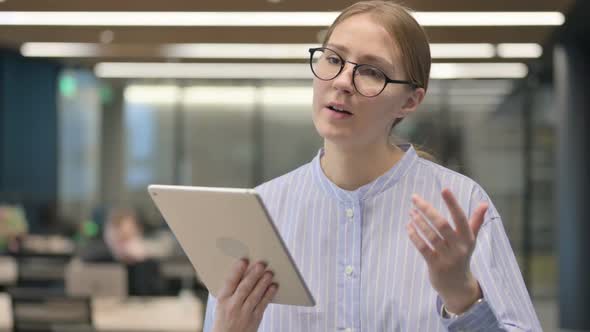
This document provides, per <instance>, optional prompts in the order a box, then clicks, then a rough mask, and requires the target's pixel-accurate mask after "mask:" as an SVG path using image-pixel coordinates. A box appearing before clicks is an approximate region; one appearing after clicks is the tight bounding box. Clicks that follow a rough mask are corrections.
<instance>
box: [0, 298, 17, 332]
mask: <svg viewBox="0 0 590 332" xmlns="http://www.w3.org/2000/svg"><path fill="white" fill-rule="evenodd" d="M12 316H13V315H12V301H11V300H10V296H9V295H8V294H6V293H0V332H8V331H12V329H13V326H14V322H13V321H12Z"/></svg>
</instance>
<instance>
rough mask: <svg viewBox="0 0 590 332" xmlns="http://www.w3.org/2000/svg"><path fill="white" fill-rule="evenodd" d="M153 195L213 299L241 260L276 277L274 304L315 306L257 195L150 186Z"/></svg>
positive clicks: (238, 190) (239, 191) (197, 188)
mask: <svg viewBox="0 0 590 332" xmlns="http://www.w3.org/2000/svg"><path fill="white" fill-rule="evenodd" d="M148 192H149V193H150V196H151V197H152V199H153V201H154V203H155V204H156V206H157V207H158V209H159V210H160V213H162V216H163V217H164V219H165V220H166V223H168V225H169V226H170V229H171V230H172V232H173V233H174V235H175V236H176V238H177V240H178V242H179V243H180V246H181V247H182V249H183V250H184V252H185V253H186V255H187V257H188V259H189V260H190V261H191V263H192V265H193V267H194V268H195V271H196V272H197V275H198V276H199V279H201V281H202V282H203V283H204V284H205V286H206V287H207V289H208V290H209V292H211V294H213V296H215V297H217V296H218V294H217V292H218V291H219V290H220V289H221V287H222V286H223V283H224V281H225V280H226V279H227V274H228V273H229V271H230V270H231V267H232V266H233V265H234V264H235V262H236V260H238V259H241V258H247V259H248V260H249V261H250V262H257V261H263V262H266V263H267V265H268V269H269V270H271V271H272V272H273V273H274V282H276V283H278V284H279V289H278V292H277V293H276V295H275V297H274V299H273V301H272V303H277V304H289V305H299V306H314V305H315V300H314V298H313V296H312V294H311V292H310V291H309V288H308V287H307V285H306V284H305V281H304V280H303V277H302V276H301V273H300V272H299V270H298V269H297V266H296V265H295V262H294V261H293V258H292V257H291V255H290V254H289V251H288V250H287V247H286V246H285V243H284V242H283V240H282V238H281V236H280V234H279V232H278V231H277V229H276V227H275V225H274V223H273V222H272V220H271V218H270V215H269V213H268V211H267V210H266V208H265V207H264V204H263V202H262V200H261V199H260V196H259V195H258V193H256V191H255V190H253V189H235V188H211V187H188V186H165V185H150V186H149V187H148Z"/></svg>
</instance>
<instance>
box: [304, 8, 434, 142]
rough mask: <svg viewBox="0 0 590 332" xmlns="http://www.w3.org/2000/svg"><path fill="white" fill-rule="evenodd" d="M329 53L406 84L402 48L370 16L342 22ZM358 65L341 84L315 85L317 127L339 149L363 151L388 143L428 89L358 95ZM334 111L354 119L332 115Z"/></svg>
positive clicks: (395, 87) (390, 87)
mask: <svg viewBox="0 0 590 332" xmlns="http://www.w3.org/2000/svg"><path fill="white" fill-rule="evenodd" d="M326 47H328V48H330V49H332V50H334V51H336V52H337V53H338V54H339V55H340V56H341V57H342V58H343V59H344V60H345V61H351V62H355V63H361V64H370V65H374V66H376V67H378V68H379V69H381V70H382V71H383V72H384V73H385V75H387V76H388V77H389V78H391V79H394V80H395V79H397V80H405V79H407V78H406V77H405V75H404V74H403V67H402V61H401V59H400V57H399V52H398V51H397V50H398V47H397V44H396V43H395V41H394V39H393V38H391V36H390V35H389V33H388V32H387V31H386V30H385V29H384V28H383V27H382V26H381V25H379V24H378V23H376V22H375V21H374V19H373V18H372V17H371V16H370V15H368V14H360V15H355V16H352V17H349V18H347V19H345V20H344V21H342V22H341V23H340V24H339V25H338V26H336V28H335V29H334V30H333V32H332V35H331V36H330V39H329V41H328V42H327V44H326ZM353 67H354V65H352V64H350V63H346V66H345V67H344V69H343V70H342V72H341V73H340V75H338V76H337V77H336V78H334V79H333V80H330V81H322V80H320V79H318V78H314V81H313V92H314V96H313V122H314V125H315V127H316V130H317V131H318V133H319V134H320V135H321V136H322V137H323V138H324V139H325V140H327V141H330V142H332V143H334V144H338V145H343V146H349V147H363V146H367V145H370V144H379V143H382V142H383V143H387V141H388V136H389V130H390V128H391V125H392V124H393V121H394V120H395V119H396V118H399V117H405V116H406V115H407V114H409V113H410V112H412V111H414V110H415V108H416V107H417V106H418V104H419V103H420V102H421V100H422V97H423V95H424V90H423V89H416V90H412V89H411V88H410V87H408V86H407V85H400V84H391V83H390V84H387V86H386V87H385V89H384V90H383V92H381V94H379V95H378V96H376V97H371V98H369V97H365V96H363V95H361V94H359V93H358V92H357V91H356V90H355V88H354V85H353V82H352V70H353ZM330 106H335V107H337V108H339V109H344V110H346V111H348V112H350V113H351V114H350V115H349V114H343V113H339V112H336V111H334V110H332V109H330Z"/></svg>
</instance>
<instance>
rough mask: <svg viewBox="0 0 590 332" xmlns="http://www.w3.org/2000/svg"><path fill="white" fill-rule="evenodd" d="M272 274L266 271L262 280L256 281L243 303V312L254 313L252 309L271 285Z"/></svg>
mask: <svg viewBox="0 0 590 332" xmlns="http://www.w3.org/2000/svg"><path fill="white" fill-rule="evenodd" d="M272 278H273V273H272V272H271V271H266V272H265V273H264V274H263V275H262V278H260V279H259V280H258V283H257V284H256V286H255V287H254V289H253V290H252V292H251V293H250V295H248V297H247V298H246V301H244V310H246V311H247V312H251V311H254V308H255V307H256V306H257V305H258V303H259V302H260V300H261V299H262V297H263V296H264V293H266V290H267V289H268V287H269V286H270V284H271V283H272Z"/></svg>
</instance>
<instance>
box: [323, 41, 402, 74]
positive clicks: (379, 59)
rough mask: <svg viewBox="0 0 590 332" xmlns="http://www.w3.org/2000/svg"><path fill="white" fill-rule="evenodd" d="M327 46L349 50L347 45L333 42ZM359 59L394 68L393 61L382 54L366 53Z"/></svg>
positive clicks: (344, 50)
mask: <svg viewBox="0 0 590 332" xmlns="http://www.w3.org/2000/svg"><path fill="white" fill-rule="evenodd" d="M326 47H328V48H335V49H337V50H341V51H343V52H346V53H348V52H349V50H348V48H347V47H346V46H343V45H338V44H332V43H328V44H326ZM359 60H363V61H368V62H369V63H377V64H379V65H382V66H383V68H382V69H383V70H389V69H390V68H391V69H394V66H393V64H392V63H391V62H389V61H387V60H385V59H384V58H382V57H380V56H376V55H372V54H366V55H362V56H361V57H360V59H359Z"/></svg>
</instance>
